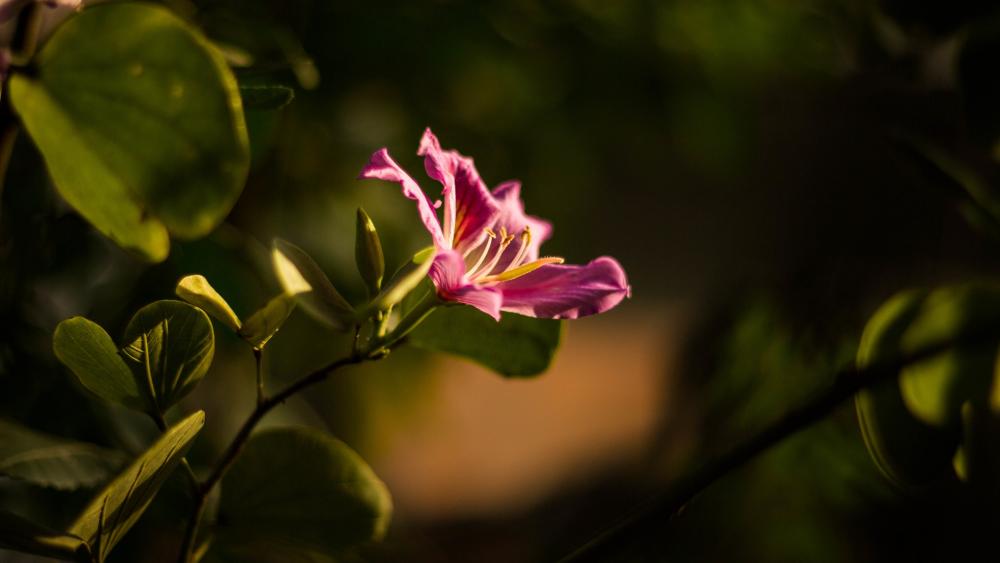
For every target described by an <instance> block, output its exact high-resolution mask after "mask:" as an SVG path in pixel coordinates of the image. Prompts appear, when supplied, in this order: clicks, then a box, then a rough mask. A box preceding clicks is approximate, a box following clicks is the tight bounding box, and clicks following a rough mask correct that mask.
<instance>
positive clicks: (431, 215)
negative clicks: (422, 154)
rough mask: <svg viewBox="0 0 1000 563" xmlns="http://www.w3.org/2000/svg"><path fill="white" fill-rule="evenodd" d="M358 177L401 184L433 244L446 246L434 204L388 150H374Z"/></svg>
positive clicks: (441, 246) (404, 193)
mask: <svg viewBox="0 0 1000 563" xmlns="http://www.w3.org/2000/svg"><path fill="white" fill-rule="evenodd" d="M358 177H359V178H374V179H377V180H386V181H388V182H395V183H397V184H399V185H400V186H402V188H403V195H405V196H406V197H408V198H410V199H412V200H414V201H416V202H417V211H418V212H419V213H420V220H421V221H423V223H424V227H426V228H427V232H429V233H430V234H431V238H432V239H433V240H434V246H437V247H439V248H447V247H448V244H447V243H446V241H445V238H444V234H443V233H442V232H441V225H440V223H438V218H437V213H435V211H434V206H433V205H432V204H431V202H430V200H429V199H427V195H425V194H424V192H423V190H421V189H420V186H419V185H418V184H417V183H416V182H415V181H414V180H413V178H411V177H410V175H409V174H407V173H406V171H405V170H403V169H402V168H400V166H399V165H398V164H396V161H394V160H393V159H392V157H391V156H389V151H388V150H386V149H384V148H382V149H379V150H377V151H375V153H374V154H373V155H372V157H371V159H370V160H369V161H368V165H367V166H365V167H364V168H363V169H362V170H361V174H360V175H359V176H358Z"/></svg>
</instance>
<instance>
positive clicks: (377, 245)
mask: <svg viewBox="0 0 1000 563" xmlns="http://www.w3.org/2000/svg"><path fill="white" fill-rule="evenodd" d="M356 230H357V232H356V235H355V239H354V261H355V263H356V264H357V266H358V273H360V274H361V279H363V280H364V281H365V286H366V287H367V288H368V295H375V294H377V293H378V290H379V288H380V287H382V276H384V275H385V257H384V256H383V255H382V241H380V240H379V238H378V231H376V230H375V223H373V222H372V219H371V217H369V216H368V214H367V213H365V210H364V209H361V208H360V207H359V208H358V221H357V229H356Z"/></svg>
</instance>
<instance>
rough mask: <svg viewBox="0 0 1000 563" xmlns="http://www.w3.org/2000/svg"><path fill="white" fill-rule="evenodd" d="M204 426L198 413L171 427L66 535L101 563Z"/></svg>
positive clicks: (137, 517) (94, 501) (95, 501)
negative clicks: (82, 544) (78, 540)
mask: <svg viewBox="0 0 1000 563" xmlns="http://www.w3.org/2000/svg"><path fill="white" fill-rule="evenodd" d="M204 424H205V413H204V412H202V411H198V412H196V413H194V414H192V415H190V416H188V417H187V418H185V419H184V420H182V421H180V422H178V423H177V424H175V425H174V426H173V427H171V428H170V429H169V430H168V431H167V432H166V433H165V434H163V436H161V437H160V439H159V440H157V441H156V443H154V444H153V445H152V446H150V448H149V449H148V450H146V452H145V453H143V454H142V455H141V456H140V457H139V458H138V459H136V460H135V461H134V462H132V464H131V465H130V466H129V467H128V469H126V470H125V472H123V473H122V474H121V475H119V476H118V477H117V478H116V479H115V480H114V481H112V482H111V483H110V484H109V485H108V486H107V487H106V488H105V489H104V490H103V491H101V493H100V494H98V495H97V496H96V497H94V499H93V500H91V501H90V504H89V505H87V507H86V508H85V509H84V510H83V512H81V513H80V516H79V517H77V519H76V521H75V522H73V524H72V525H71V526H70V528H69V533H70V534H73V535H75V536H79V537H81V538H83V539H84V540H86V541H87V543H88V544H89V545H90V546H91V549H92V550H93V551H94V552H95V554H96V555H97V558H96V559H97V561H98V562H103V561H104V559H105V558H106V557H107V556H108V553H110V552H111V550H112V549H113V548H114V547H115V545H117V544H118V542H119V541H120V540H121V539H122V537H124V536H125V534H126V533H127V532H128V531H129V529H130V528H131V527H132V525H133V524H135V522H136V521H137V520H138V519H139V517H140V516H142V513H143V512H144V511H145V510H146V508H147V507H148V506H149V503H150V502H152V500H153V497H155V496H156V493H157V491H159V489H160V487H161V486H162V485H163V483H164V481H166V480H167V477H169V476H170V473H171V472H172V471H173V470H174V468H175V467H176V466H177V464H178V463H180V460H181V458H182V457H184V454H185V453H186V452H187V450H188V448H189V447H190V446H191V442H192V441H193V440H194V438H195V436H197V435H198V432H200V431H201V428H202V426H204Z"/></svg>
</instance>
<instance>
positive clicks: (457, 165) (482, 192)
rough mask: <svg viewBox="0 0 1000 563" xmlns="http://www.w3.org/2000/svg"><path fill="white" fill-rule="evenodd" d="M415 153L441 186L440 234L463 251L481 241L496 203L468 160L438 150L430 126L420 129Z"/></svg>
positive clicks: (497, 207)
mask: <svg viewBox="0 0 1000 563" xmlns="http://www.w3.org/2000/svg"><path fill="white" fill-rule="evenodd" d="M417 154H418V155H420V156H423V157H424V168H425V169H426V170H427V175H428V176H430V177H431V178H433V179H435V180H437V181H438V182H441V185H442V186H443V191H442V192H441V194H442V196H443V197H444V216H445V220H444V225H445V227H444V235H445V238H448V239H449V240H451V241H452V248H455V249H458V250H460V251H462V252H464V251H465V250H467V249H469V248H474V247H476V246H478V245H479V244H481V243H482V242H483V239H484V238H485V237H486V233H485V231H484V230H485V229H486V228H487V227H489V226H490V225H492V224H493V221H494V220H495V219H496V217H497V215H498V214H499V213H500V205H499V204H498V203H497V202H496V201H495V200H494V199H493V197H492V195H491V194H490V191H489V190H488V189H487V188H486V184H485V183H483V181H482V179H481V178H480V177H479V172H478V171H476V166H475V164H474V163H473V161H472V159H471V158H467V157H465V156H462V155H461V154H459V153H458V152H456V151H445V150H442V149H441V143H440V142H438V139H437V137H435V136H434V133H433V132H431V130H430V128H427V130H425V131H424V136H423V138H421V139H420V148H419V149H418V150H417Z"/></svg>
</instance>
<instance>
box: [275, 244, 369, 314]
mask: <svg viewBox="0 0 1000 563" xmlns="http://www.w3.org/2000/svg"><path fill="white" fill-rule="evenodd" d="M271 260H272V264H273V266H274V272H275V274H276V275H277V276H278V281H280V282H281V287H282V288H283V289H284V291H285V294H287V295H291V296H293V297H295V299H296V301H297V302H298V303H299V304H300V305H302V308H303V309H304V310H305V311H306V312H307V313H309V315H311V316H312V317H313V318H315V319H317V320H319V321H320V322H323V323H325V324H327V325H329V326H331V327H333V328H335V329H337V330H346V329H348V328H350V327H351V326H352V325H353V324H354V318H355V313H354V308H353V307H351V304H350V303H348V302H347V300H346V299H344V298H343V297H342V296H341V295H340V292H338V291H337V289H336V288H335V287H334V286H333V284H332V283H331V282H330V278H328V277H326V274H325V273H323V270H322V269H321V268H320V267H319V264H317V263H316V261H315V260H313V259H312V257H310V256H309V255H308V254H306V253H305V251H304V250H302V249H301V248H299V247H297V246H295V245H294V244H292V243H290V242H288V241H284V240H281V239H275V240H274V248H273V250H272V252H271Z"/></svg>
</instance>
